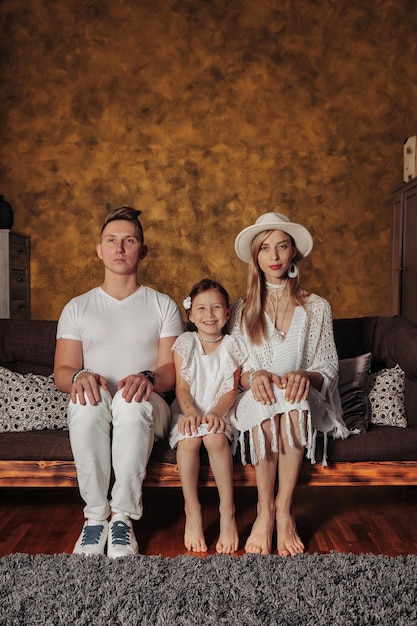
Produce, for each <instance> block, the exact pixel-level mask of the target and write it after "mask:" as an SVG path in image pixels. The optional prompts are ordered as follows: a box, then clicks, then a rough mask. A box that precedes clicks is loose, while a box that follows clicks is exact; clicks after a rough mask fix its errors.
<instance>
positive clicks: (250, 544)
mask: <svg viewBox="0 0 417 626" xmlns="http://www.w3.org/2000/svg"><path fill="white" fill-rule="evenodd" d="M274 521H275V520H274V514H273V512H271V513H270V514H261V513H258V517H257V518H256V520H255V523H254V525H253V526H252V531H251V534H250V535H249V537H248V540H247V541H246V545H245V551H246V552H249V553H251V554H271V550H272V533H273V532H274Z"/></svg>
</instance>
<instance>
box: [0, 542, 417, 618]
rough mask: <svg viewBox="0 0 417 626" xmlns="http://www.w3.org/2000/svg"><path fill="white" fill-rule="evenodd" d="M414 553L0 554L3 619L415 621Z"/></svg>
mask: <svg viewBox="0 0 417 626" xmlns="http://www.w3.org/2000/svg"><path fill="white" fill-rule="evenodd" d="M416 600H417V556H404V557H395V558H394V557H386V556H373V555H360V556H354V555H352V554H341V553H337V552H332V553H330V554H310V555H308V554H305V555H300V556H297V557H294V558H288V559H282V558H280V557H278V556H266V557H265V556H264V557H263V556H259V555H245V556H239V557H233V556H230V557H229V556H223V555H213V556H208V557H206V558H198V557H193V556H188V555H187V556H180V557H176V558H163V557H159V556H148V557H146V556H137V557H129V558H125V559H119V560H114V561H112V560H110V559H108V558H107V557H84V556H80V555H68V554H59V555H56V556H46V555H38V556H29V555H26V554H13V555H10V556H6V557H3V558H2V559H0V624H1V625H4V626H6V625H7V626H9V625H17V624H25V625H26V624H27V625H30V626H36V625H48V626H55V625H65V626H81V625H85V626H95V625H97V626H98V625H99V626H107V625H109V626H119V625H121V626H136V625H137V624H143V625H146V626H148V625H149V626H150V625H152V626H153V625H155V624H157V625H164V626H177V625H184V626H185V625H189V624H192V625H196V626H197V625H198V626H202V625H205V624H212V625H216V626H218V625H222V624H227V625H228V626H229V625H234V624H236V625H237V624H239V626H260V625H261V624H262V626H264V625H265V624H268V625H281V624H285V625H288V626H289V625H292V626H299V625H300V626H310V625H311V626H322V625H325V624H328V625H329V626H330V625H331V626H344V625H346V626H355V625H361V626H362V625H363V626H372V625H373V624H378V625H380V626H390V625H393V626H394V625H395V626H411V625H417V608H416Z"/></svg>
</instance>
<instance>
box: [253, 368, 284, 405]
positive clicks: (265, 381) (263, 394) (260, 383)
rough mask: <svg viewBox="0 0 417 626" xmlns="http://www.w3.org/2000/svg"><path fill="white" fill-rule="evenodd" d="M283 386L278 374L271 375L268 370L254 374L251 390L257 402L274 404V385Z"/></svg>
mask: <svg viewBox="0 0 417 626" xmlns="http://www.w3.org/2000/svg"><path fill="white" fill-rule="evenodd" d="M273 384H275V385H277V386H278V387H280V386H281V379H280V377H279V376H277V375H276V374H271V372H268V371H267V370H258V371H256V372H253V374H252V375H251V377H250V383H249V388H250V389H251V391H252V395H253V397H254V399H255V400H256V401H257V402H260V403H261V404H272V403H273V402H275V394H274V391H273V389H272V385H273Z"/></svg>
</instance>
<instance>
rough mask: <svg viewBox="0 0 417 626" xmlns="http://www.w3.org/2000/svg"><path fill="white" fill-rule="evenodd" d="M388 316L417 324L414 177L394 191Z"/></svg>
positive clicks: (416, 181)
mask: <svg viewBox="0 0 417 626" xmlns="http://www.w3.org/2000/svg"><path fill="white" fill-rule="evenodd" d="M390 314H391V315H404V316H405V317H407V318H408V319H410V320H411V321H412V322H415V323H417V178H414V179H413V180H411V181H410V182H409V183H406V184H405V185H402V186H401V187H398V188H397V189H395V190H394V192H393V202H392V222H391V290H390Z"/></svg>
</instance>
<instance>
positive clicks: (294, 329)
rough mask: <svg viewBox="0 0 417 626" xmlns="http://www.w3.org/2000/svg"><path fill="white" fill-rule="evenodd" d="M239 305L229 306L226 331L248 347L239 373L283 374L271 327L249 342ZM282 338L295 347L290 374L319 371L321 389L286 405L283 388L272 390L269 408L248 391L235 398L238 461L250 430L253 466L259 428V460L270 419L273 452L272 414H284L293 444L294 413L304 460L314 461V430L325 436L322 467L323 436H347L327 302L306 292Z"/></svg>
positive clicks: (262, 455)
mask: <svg viewBox="0 0 417 626" xmlns="http://www.w3.org/2000/svg"><path fill="white" fill-rule="evenodd" d="M242 311H243V301H242V300H238V301H236V302H234V303H233V305H232V315H231V320H230V326H229V327H230V332H231V333H232V334H238V335H240V336H241V337H242V338H243V340H244V341H245V343H246V345H247V349H248V354H249V357H248V360H247V361H246V362H245V364H244V368H243V369H244V371H246V372H247V371H257V370H260V369H265V370H267V371H274V372H275V373H276V374H278V375H281V376H282V375H283V374H284V373H286V371H288V370H286V371H277V367H276V365H275V366H274V362H275V363H276V360H277V359H276V358H274V356H275V357H276V354H275V355H274V346H276V342H274V341H273V340H272V333H273V327H272V323H269V322H268V328H269V329H270V331H271V338H270V339H269V340H264V341H263V342H262V343H261V344H259V345H255V344H252V343H251V342H250V340H249V338H248V336H247V333H246V329H245V327H244V325H243V324H241V318H242ZM287 339H288V340H290V341H291V345H293V346H294V354H292V355H291V361H292V363H291V365H292V368H291V369H292V370H293V371H294V370H297V369H305V370H307V371H309V372H320V373H321V374H322V376H323V386H322V389H321V390H320V391H317V390H316V389H313V388H311V389H310V394H309V398H308V401H307V402H306V401H302V402H300V403H299V404H289V403H288V402H286V401H285V399H284V395H283V391H282V389H280V388H278V387H276V386H274V392H275V397H276V402H275V403H273V404H272V405H269V406H268V405H262V404H260V403H259V402H256V401H255V400H254V399H253V396H252V392H251V391H250V390H248V391H245V392H243V393H242V394H240V396H239V398H238V400H237V402H236V404H235V407H234V410H233V415H232V416H231V422H232V424H233V425H234V426H235V428H237V429H238V430H239V431H240V443H241V453H242V462H243V463H246V458H245V446H244V435H245V432H249V444H250V452H251V463H253V464H256V463H257V462H258V459H257V457H256V454H255V447H254V441H253V432H252V431H253V428H255V427H256V426H257V427H258V435H259V441H260V452H259V454H260V457H261V458H264V457H265V439H264V435H263V431H262V428H261V423H262V422H264V421H265V420H267V419H269V420H270V421H271V428H272V434H273V442H272V449H273V450H274V451H277V449H278V448H277V433H276V428H275V420H274V419H273V418H274V416H275V415H277V414H282V415H283V416H285V419H286V424H287V434H288V440H289V443H290V445H292V446H293V445H294V442H293V439H292V435H291V428H290V417H289V413H290V411H295V410H298V411H299V424H300V427H301V444H302V445H304V446H305V447H306V448H307V457H308V458H309V459H310V460H311V462H312V463H315V448H316V436H317V432H322V433H323V435H324V451H323V461H322V463H323V465H327V456H326V450H327V436H328V435H331V436H333V437H335V438H338V437H342V438H345V437H347V436H349V435H350V434H351V431H349V430H348V429H347V428H346V426H345V424H344V422H343V419H342V407H341V403H340V397H339V392H338V386H337V384H338V356H337V352H336V346H335V343H334V336H333V322H332V314H331V308H330V305H329V303H328V302H327V301H326V300H324V299H323V298H321V297H320V296H317V295H315V294H311V295H310V296H309V299H308V302H307V304H306V305H305V307H297V308H296V311H295V314H294V317H293V321H292V324H291V328H290V330H289V333H288V334H287ZM305 413H307V431H305V428H304V418H303V416H304V414H305Z"/></svg>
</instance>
